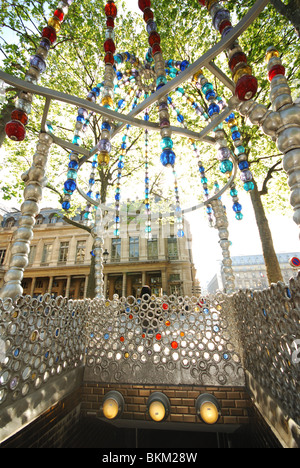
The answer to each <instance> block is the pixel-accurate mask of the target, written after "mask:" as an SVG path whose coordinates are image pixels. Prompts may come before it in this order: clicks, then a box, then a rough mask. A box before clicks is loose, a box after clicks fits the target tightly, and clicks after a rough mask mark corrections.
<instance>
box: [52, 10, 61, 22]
mask: <svg viewBox="0 0 300 468" xmlns="http://www.w3.org/2000/svg"><path fill="white" fill-rule="evenodd" d="M53 16H55V17H56V18H57V19H59V21H63V19H64V12H63V11H62V10H60V9H59V8H57V10H55V12H54V15H53Z"/></svg>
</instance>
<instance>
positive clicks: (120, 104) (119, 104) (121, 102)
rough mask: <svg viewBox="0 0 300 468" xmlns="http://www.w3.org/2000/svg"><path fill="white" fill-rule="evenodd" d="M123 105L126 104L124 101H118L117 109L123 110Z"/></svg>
mask: <svg viewBox="0 0 300 468" xmlns="http://www.w3.org/2000/svg"><path fill="white" fill-rule="evenodd" d="M125 104H126V101H125V100H124V99H120V100H119V101H118V107H119V108H120V109H123V108H124V107H125Z"/></svg>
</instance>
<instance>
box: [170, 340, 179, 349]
mask: <svg viewBox="0 0 300 468" xmlns="http://www.w3.org/2000/svg"><path fill="white" fill-rule="evenodd" d="M171 347H172V348H173V349H177V348H178V343H177V341H172V343H171Z"/></svg>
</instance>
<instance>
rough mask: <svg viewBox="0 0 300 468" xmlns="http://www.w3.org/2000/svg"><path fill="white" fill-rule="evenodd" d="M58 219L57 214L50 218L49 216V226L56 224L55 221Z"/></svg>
mask: <svg viewBox="0 0 300 468" xmlns="http://www.w3.org/2000/svg"><path fill="white" fill-rule="evenodd" d="M59 219H60V217H59V215H58V214H57V213H52V214H51V215H50V216H49V223H50V224H55V223H57V221H58V220H59Z"/></svg>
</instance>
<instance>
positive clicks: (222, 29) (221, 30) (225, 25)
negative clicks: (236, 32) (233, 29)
mask: <svg viewBox="0 0 300 468" xmlns="http://www.w3.org/2000/svg"><path fill="white" fill-rule="evenodd" d="M227 26H232V24H231V22H230V21H229V20H225V21H223V22H222V23H221V24H220V26H219V32H220V34H222V32H223V31H224V29H225V28H227Z"/></svg>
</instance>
